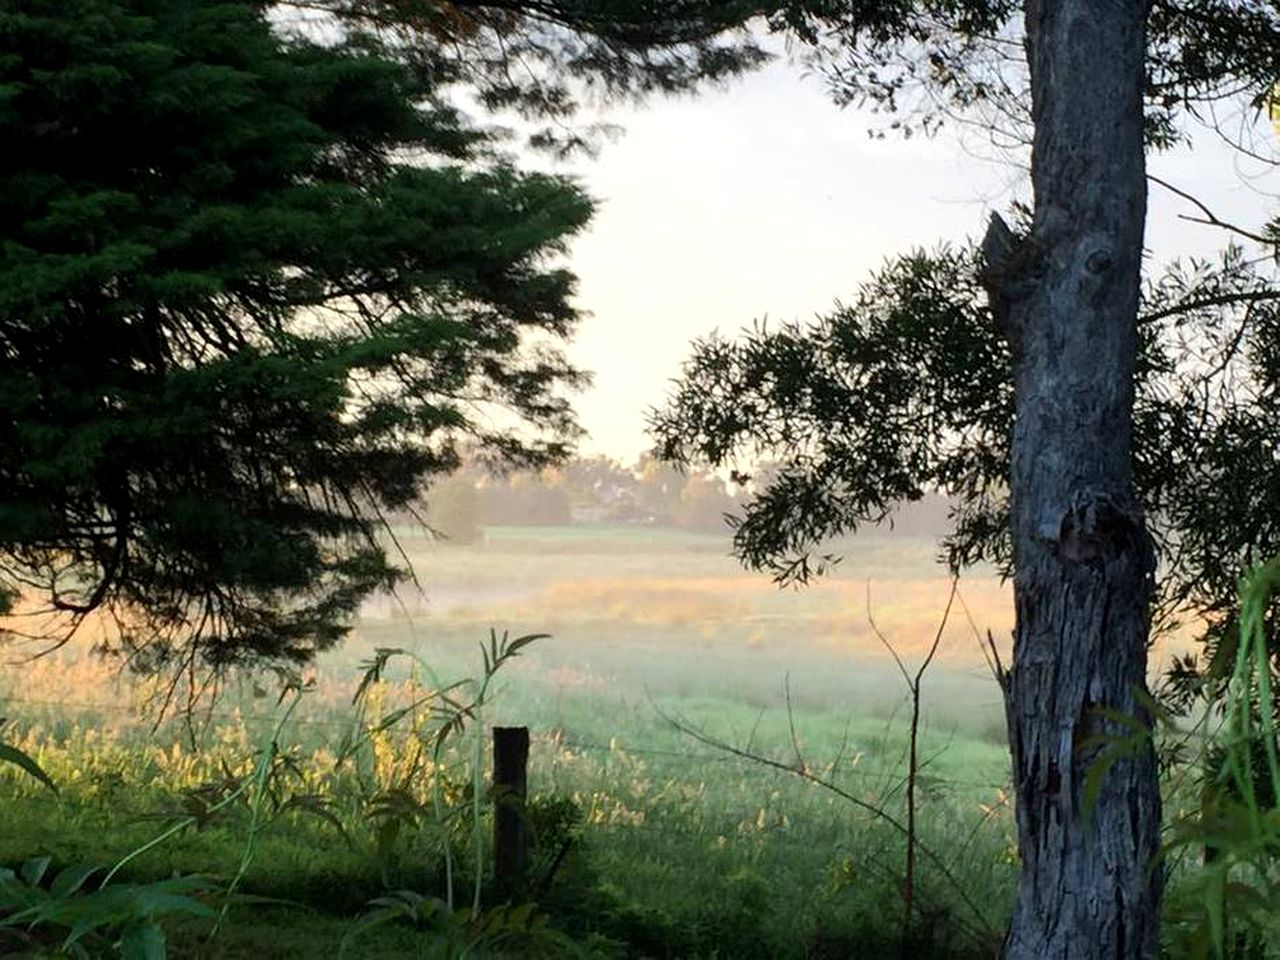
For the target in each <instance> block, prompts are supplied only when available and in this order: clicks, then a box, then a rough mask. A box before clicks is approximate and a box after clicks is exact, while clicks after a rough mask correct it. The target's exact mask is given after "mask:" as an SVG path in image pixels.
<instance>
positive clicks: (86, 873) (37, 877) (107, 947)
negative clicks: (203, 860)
mask: <svg viewBox="0 0 1280 960" xmlns="http://www.w3.org/2000/svg"><path fill="white" fill-rule="evenodd" d="M50 862H51V860H50V858H49V857H47V856H46V857H33V858H32V859H30V860H28V861H27V862H26V863H24V864H23V865H22V866H21V867H20V868H19V869H18V870H17V871H14V870H10V869H8V868H0V953H5V952H8V949H9V948H11V947H15V948H16V947H18V946H19V945H21V946H24V947H27V948H35V947H38V946H53V947H54V948H55V949H57V951H58V953H59V955H61V956H70V957H77V958H85V960H88V958H90V957H95V958H97V957H119V958H121V960H163V958H164V957H165V955H166V947H165V935H164V929H163V927H162V926H161V920H165V919H171V918H174V917H181V916H188V917H212V916H214V911H213V908H212V907H210V906H209V905H208V904H207V903H205V902H204V901H203V900H202V899H200V897H202V896H208V895H210V894H213V893H214V892H215V884H214V883H213V881H211V880H209V879H208V878H204V877H175V878H173V879H170V880H159V881H156V882H154V883H145V884H132V883H130V884H108V882H107V881H106V880H104V881H103V882H102V884H101V885H100V886H99V887H98V889H96V890H89V889H86V883H87V881H88V880H89V879H90V877H92V876H93V875H94V874H95V873H97V872H98V871H99V870H100V869H102V868H100V867H96V866H88V865H76V866H69V867H65V868H63V869H62V870H60V871H58V873H56V874H54V875H52V876H49V875H48V873H49V865H50ZM4 933H10V934H11V935H12V938H13V939H12V940H10V941H9V942H8V943H6V941H5V939H4V938H3V934H4Z"/></svg>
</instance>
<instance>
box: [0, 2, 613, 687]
mask: <svg viewBox="0 0 1280 960" xmlns="http://www.w3.org/2000/svg"><path fill="white" fill-rule="evenodd" d="M0 138H2V139H3V141H4V143H5V144H6V148H5V150H4V151H3V154H2V155H0V411H3V414H2V415H0V597H2V598H3V601H4V603H3V606H7V607H10V608H12V609H14V610H15V611H20V612H24V613H27V614H33V615H32V616H28V617H26V618H15V619H11V620H10V621H9V624H10V630H11V632H13V633H22V634H25V635H27V636H37V637H47V638H52V639H54V640H65V639H66V638H67V637H69V636H70V635H71V634H72V633H73V632H74V631H75V630H76V629H77V628H78V627H79V626H80V625H81V624H82V622H83V621H84V619H85V618H86V617H88V616H90V615H96V617H97V618H98V619H99V620H100V622H101V623H102V624H103V625H104V631H105V632H104V633H103V636H105V637H106V640H105V644H106V645H107V646H108V647H109V648H111V649H115V650H119V651H122V652H124V653H125V654H127V655H128V656H130V657H131V658H132V661H133V663H134V665H135V666H137V667H140V668H146V669H153V668H160V667H166V666H169V667H172V666H174V665H180V666H186V667H196V666H200V667H207V666H213V667H224V666H226V665H230V664H234V663H257V662H265V661H274V660H280V659H283V660H285V661H291V662H302V661H305V660H307V659H308V658H309V657H311V656H312V655H313V654H314V653H315V652H316V651H319V650H323V649H325V648H326V647H329V646H331V645H333V644H334V643H336V642H338V640H339V639H340V638H341V637H342V636H343V634H344V631H345V629H346V623H347V621H348V618H349V617H350V615H351V614H352V613H353V611H354V610H355V609H356V607H357V605H358V604H359V602H360V601H361V599H362V598H363V597H364V596H366V595H367V594H368V593H369V592H370V591H372V590H375V589H377V588H380V587H386V586H388V585H390V584H391V583H393V582H394V581H395V580H396V579H397V578H399V577H400V576H401V573H400V572H399V571H398V570H397V569H396V568H395V566H394V565H393V564H392V563H391V562H390V560H389V559H388V557H387V555H386V551H385V549H384V546H383V544H382V543H381V542H380V541H379V539H378V536H377V535H378V532H379V517H380V516H381V513H382V511H384V510H388V509H394V508H398V507H402V506H403V505H405V504H408V503H409V502H410V501H412V500H413V499H414V498H415V497H417V496H418V495H419V494H420V492H421V490H422V487H423V484H424V483H425V482H426V481H428V480H429V479H430V478H431V477H433V476H437V475H441V474H443V473H446V472H448V471H449V470H451V469H453V468H454V467H455V466H456V465H457V463H458V458H459V445H460V444H464V443H465V444H466V445H467V446H468V447H469V448H470V449H473V450H475V451H476V453H477V455H478V456H480V457H482V458H486V457H487V458H489V459H492V460H497V461H502V462H505V463H508V464H513V465H517V466H539V465H541V464H543V463H546V462H549V461H552V460H554V459H556V458H558V457H559V456H561V455H562V454H563V453H564V452H565V451H566V450H567V449H568V447H569V445H570V443H571V442H572V440H573V439H574V437H575V436H576V434H577V432H578V430H577V426H576V423H575V421H574V418H573V415H572V411H571V410H570V407H569V405H568V401H567V399H566V397H565V391H566V388H572V387H574V386H577V385H580V384H582V383H583V381H584V377H583V375H582V374H581V373H579V372H578V371H577V370H575V369H574V368H573V367H572V366H571V365H570V364H569V363H568V362H567V361H566V359H565V358H564V356H563V355H562V353H561V352H560V350H559V348H558V343H560V342H561V341H563V340H564V339H565V338H566V337H568V336H569V335H570V334H571V332H572V330H573V328H574V324H575V321H576V319H577V314H576V313H575V310H574V309H573V307H572V306H571V304H570V297H571V295H572V292H573V290H574V278H573V276H572V275H571V274H570V273H569V272H567V271H566V270H564V269H562V268H560V267H559V266H558V265H557V263H556V257H557V256H558V255H559V254H561V253H563V251H564V249H565V244H566V242H567V241H568V240H569V238H571V237H572V236H573V235H574V233H575V232H577V231H578V230H580V229H581V228H582V227H583V226H584V225H585V224H586V222H587V220H588V218H589V216H590V214H591V209H592V207H591V202H590V200H589V199H588V198H587V197H586V196H585V195H584V194H583V193H582V191H581V190H580V189H579V188H577V187H576V186H575V185H574V184H573V183H571V182H569V181H567V180H564V179H560V178H556V177H551V176H545V175H535V174H526V173H521V172H518V171H517V170H515V169H514V168H512V167H511V166H510V165H509V164H508V163H506V162H504V161H503V160H502V159H501V156H500V154H499V153H498V151H497V150H496V149H495V144H494V142H493V139H492V137H491V136H490V135H489V134H488V133H486V132H485V131H484V130H481V129H478V128H477V127H476V126H475V125H473V124H472V123H470V122H469V121H468V119H467V118H466V117H465V116H463V115H462V114H461V113H459V111H458V110H457V109H455V108H453V107H451V106H450V105H449V104H447V103H446V102H445V101H444V99H443V98H442V97H441V95H440V93H439V90H438V89H436V87H435V86H433V79H432V78H431V77H429V76H425V75H423V74H422V73H419V72H415V71H413V70H411V69H410V68H409V67H408V66H406V65H404V64H402V63H397V62H395V61H394V59H393V58H391V57H390V56H389V55H387V54H386V49H385V48H384V47H383V46H382V45H381V44H380V42H379V41H377V40H375V39H373V38H371V37H369V36H351V37H348V38H346V39H344V40H341V41H339V42H333V41H332V38H329V41H328V42H323V43H322V42H320V41H319V40H318V39H317V40H313V41H308V40H306V39H303V38H300V37H296V36H290V37H288V38H287V39H285V38H284V36H283V35H282V34H280V33H277V32H274V31H273V29H272V25H271V23H270V22H269V21H268V18H267V11H266V9H265V5H263V4H256V3H245V2H229V0H5V2H4V3H3V4H0Z"/></svg>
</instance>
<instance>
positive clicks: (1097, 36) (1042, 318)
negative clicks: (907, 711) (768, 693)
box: [988, 0, 1163, 960]
mask: <svg viewBox="0 0 1280 960" xmlns="http://www.w3.org/2000/svg"><path fill="white" fill-rule="evenodd" d="M1146 9H1147V4H1146V2H1145V0H1027V3H1026V27H1027V49H1028V57H1029V61H1030V66H1031V81H1032V110H1033V117H1034V121H1035V140H1034V147H1033V153H1032V183H1033V187H1034V191H1035V215H1034V220H1033V226H1032V231H1031V235H1030V237H1029V238H1027V239H1026V240H1023V241H1022V242H1020V243H1017V244H1015V245H1014V246H1013V247H1012V249H1011V250H1008V251H1006V254H1005V255H995V256H993V255H992V250H991V248H990V247H989V251H988V252H989V267H988V269H989V270H990V271H991V277H990V280H991V285H992V287H993V289H994V291H995V292H996V293H997V296H996V297H994V298H993V301H994V305H995V307H996V312H997V315H998V316H999V317H1001V319H1002V321H1003V323H1004V325H1005V329H1006V333H1007V334H1008V335H1009V337H1010V339H1011V341H1012V345H1013V351H1014V358H1015V359H1014V366H1015V382H1016V391H1017V394H1016V395H1017V418H1016V423H1015V427H1014V433H1013V444H1012V447H1013V463H1012V471H1011V498H1012V511H1013V536H1014V560H1015V570H1016V575H1015V578H1014V596H1015V602H1016V608H1017V627H1016V630H1015V635H1014V656H1013V668H1012V670H1011V671H1010V674H1009V676H1008V677H1007V678H1006V701H1007V709H1008V714H1009V737H1010V745H1011V747H1012V752H1013V773H1014V783H1015V787H1016V792H1017V821H1018V846H1019V851H1020V853H1021V857H1022V874H1021V878H1020V881H1019V887H1018V901H1017V905H1016V907H1015V909H1014V914H1013V921H1012V925H1011V928H1010V930H1009V935H1008V939H1007V941H1006V945H1005V950H1006V953H1005V956H1006V960H1091V958H1133V960H1137V958H1153V957H1155V956H1156V953H1157V947H1158V929H1159V914H1160V898H1161V892H1162V887H1163V884H1162V879H1161V873H1160V870H1159V869H1158V868H1153V866H1152V863H1153V860H1152V858H1153V856H1154V855H1155V853H1156V852H1157V849H1158V846H1159V830H1160V792H1159V783H1158V780H1157V774H1156V764H1155V756H1154V750H1153V747H1152V744H1151V741H1150V739H1149V738H1148V737H1142V736H1139V737H1134V736H1133V729H1132V728H1131V726H1130V725H1126V724H1124V723H1122V722H1117V718H1119V717H1121V715H1123V716H1124V717H1132V718H1136V719H1137V720H1139V721H1140V723H1141V728H1140V729H1143V730H1145V729H1146V728H1147V727H1148V725H1149V719H1148V717H1147V716H1146V714H1145V712H1144V710H1143V708H1142V700H1141V697H1140V695H1139V691H1141V690H1143V689H1145V682H1146V677H1145V674H1146V643H1147V631H1148V626H1149V605H1150V597H1151V578H1152V573H1153V560H1152V552H1151V545H1150V539H1149V537H1148V535H1147V532H1146V524H1145V521H1144V519H1143V515H1142V510H1141V507H1140V506H1139V504H1138V503H1137V502H1136V501H1135V496H1134V491H1133V485H1132V475H1131V459H1130V434H1131V425H1132V409H1133V368H1134V354H1135V342H1136V318H1137V309H1138V289H1139V268H1140V261H1141V253H1142V236H1143V226H1144V220H1145V216H1146V182H1145V179H1144V161H1143V138H1142V84H1143V55H1144V42H1145V20H1146ZM988 240H989V241H990V240H991V235H990V234H989V237H988ZM1126 739H1127V743H1123V742H1121V741H1122V740H1126ZM1117 756H1119V759H1118V760H1116V757H1117ZM1100 758H1101V759H1100ZM1110 761H1115V762H1114V763H1112V764H1111V765H1108V763H1109V762H1110ZM1091 770H1094V771H1095V773H1094V774H1093V778H1094V779H1096V778H1097V776H1098V774H1099V773H1103V774H1104V775H1103V776H1102V778H1101V781H1100V788H1099V789H1098V790H1097V793H1096V797H1089V796H1086V783H1087V781H1088V780H1089V779H1090V771H1091ZM1104 771H1105V772H1104ZM1089 793H1092V791H1089Z"/></svg>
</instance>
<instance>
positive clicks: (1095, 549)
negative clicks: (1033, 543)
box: [1042, 490, 1154, 571]
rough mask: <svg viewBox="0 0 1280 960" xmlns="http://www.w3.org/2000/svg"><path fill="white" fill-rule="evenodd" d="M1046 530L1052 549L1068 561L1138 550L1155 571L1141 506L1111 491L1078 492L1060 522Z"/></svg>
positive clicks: (1104, 558) (1108, 557) (1125, 553)
mask: <svg viewBox="0 0 1280 960" xmlns="http://www.w3.org/2000/svg"><path fill="white" fill-rule="evenodd" d="M1042 529H1043V531H1044V534H1045V537H1044V539H1046V540H1047V541H1048V542H1049V545H1050V548H1051V549H1052V550H1053V551H1054V552H1055V553H1056V554H1057V555H1058V556H1059V557H1061V558H1062V559H1064V560H1070V561H1072V562H1073V563H1089V562H1091V561H1095V560H1102V561H1107V560H1111V559H1114V558H1116V557H1120V556H1130V555H1133V554H1134V553H1137V554H1139V555H1140V556H1142V558H1143V563H1144V566H1145V567H1146V568H1147V569H1148V571H1151V570H1154V555H1153V553H1152V550H1151V544H1150V542H1149V541H1150V538H1149V537H1148V535H1147V533H1146V524H1145V523H1144V521H1143V516H1142V511H1141V509H1140V508H1138V507H1137V506H1136V505H1134V504H1131V503H1125V502H1122V501H1119V500H1117V499H1116V498H1115V497H1113V496H1112V495H1111V494H1109V493H1106V492H1103V491H1100V490H1083V491H1077V492H1076V493H1075V495H1074V496H1073V497H1072V498H1071V503H1070V505H1069V506H1068V507H1067V508H1066V509H1065V510H1064V511H1063V512H1062V516H1061V517H1059V518H1058V520H1057V522H1056V523H1052V522H1051V523H1049V524H1046V526H1045V527H1044V528H1042Z"/></svg>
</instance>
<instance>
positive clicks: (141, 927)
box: [120, 923, 165, 960]
mask: <svg viewBox="0 0 1280 960" xmlns="http://www.w3.org/2000/svg"><path fill="white" fill-rule="evenodd" d="M120 956H121V958H122V960H165V941H164V931H163V930H161V929H160V926H159V924H156V923H140V924H135V925H133V926H130V927H129V928H128V929H126V930H125V932H124V936H123V937H122V938H121V940H120Z"/></svg>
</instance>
